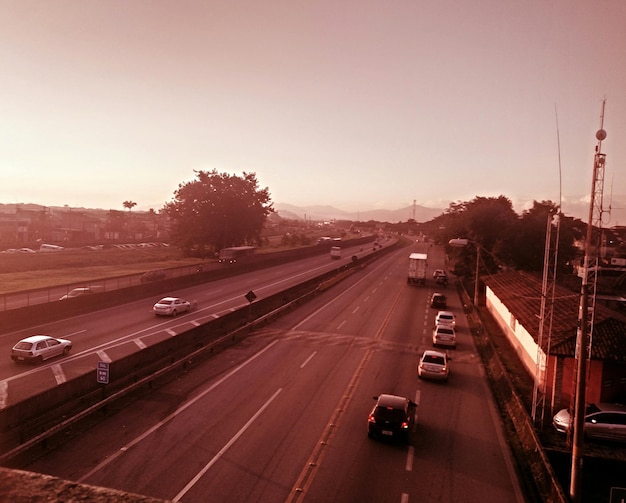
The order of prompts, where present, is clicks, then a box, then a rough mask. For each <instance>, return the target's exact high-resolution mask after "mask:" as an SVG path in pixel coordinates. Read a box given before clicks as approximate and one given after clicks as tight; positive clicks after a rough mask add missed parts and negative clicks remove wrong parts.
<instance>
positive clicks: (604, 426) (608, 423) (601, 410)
mask: <svg viewBox="0 0 626 503" xmlns="http://www.w3.org/2000/svg"><path fill="white" fill-rule="evenodd" d="M571 422H572V420H571V417H570V413H569V410H568V409H561V410H560V411H559V412H557V413H556V414H555V415H554V417H553V418H552V424H553V426H554V428H555V429H556V431H558V432H560V433H567V430H569V428H570V424H571ZM584 432H585V437H586V438H595V439H601V440H615V441H619V442H626V405H621V404H613V403H598V404H595V403H590V404H588V405H587V407H586V409H585V426H584Z"/></svg>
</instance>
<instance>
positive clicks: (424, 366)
mask: <svg viewBox="0 0 626 503" xmlns="http://www.w3.org/2000/svg"><path fill="white" fill-rule="evenodd" d="M448 360H449V358H448V354H447V353H443V352H441V351H433V350H432V349H427V350H426V351H424V353H423V354H422V357H421V358H420V361H419V363H418V365H417V377H419V378H420V379H435V380H439V381H444V382H448V376H449V375H450V367H449V362H448Z"/></svg>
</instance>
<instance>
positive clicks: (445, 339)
mask: <svg viewBox="0 0 626 503" xmlns="http://www.w3.org/2000/svg"><path fill="white" fill-rule="evenodd" d="M433 346H448V347H451V348H456V332H455V331H454V327H453V326H452V325H436V326H435V330H433Z"/></svg>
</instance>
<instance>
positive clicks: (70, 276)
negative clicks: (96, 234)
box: [0, 248, 200, 293]
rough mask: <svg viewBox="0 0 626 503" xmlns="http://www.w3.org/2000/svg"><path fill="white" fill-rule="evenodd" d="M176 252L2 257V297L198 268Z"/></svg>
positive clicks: (156, 250)
mask: <svg viewBox="0 0 626 503" xmlns="http://www.w3.org/2000/svg"><path fill="white" fill-rule="evenodd" d="M198 262H200V260H199V259H197V258H185V257H183V256H182V254H181V253H180V251H179V250H177V249H175V248H139V249H125V250H120V249H117V248H110V249H104V250H83V249H81V250H63V251H58V252H48V253H41V252H37V253H2V254H0V293H8V292H16V291H20V290H30V289H34V288H43V287H47V286H54V285H63V284H66V283H74V282H79V281H89V280H94V279H99V278H103V277H112V276H123V275H125V274H133V273H139V272H145V271H149V270H152V269H165V268H168V267H177V266H184V265H191V264H197V263H198Z"/></svg>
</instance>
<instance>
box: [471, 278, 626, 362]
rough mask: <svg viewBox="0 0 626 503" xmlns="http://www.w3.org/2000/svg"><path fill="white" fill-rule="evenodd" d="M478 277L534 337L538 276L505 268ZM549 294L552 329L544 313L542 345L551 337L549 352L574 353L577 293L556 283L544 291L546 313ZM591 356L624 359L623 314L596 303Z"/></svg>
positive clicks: (625, 331)
mask: <svg viewBox="0 0 626 503" xmlns="http://www.w3.org/2000/svg"><path fill="white" fill-rule="evenodd" d="M481 280H482V281H483V282H484V283H485V284H486V285H487V286H488V287H489V288H490V289H491V290H492V291H493V293H494V294H495V295H496V296H497V297H498V298H499V299H500V301H501V302H502V303H503V304H504V305H505V306H506V307H507V308H508V310H509V311H510V312H511V314H512V315H513V316H514V317H515V318H516V319H517V322H518V323H520V324H521V325H522V326H523V327H524V328H525V329H526V330H527V331H528V333H529V334H530V335H531V336H532V337H533V339H534V340H535V341H537V340H538V335H539V324H540V323H539V322H540V315H541V297H542V294H541V291H542V281H541V279H540V278H538V277H535V276H532V275H531V274H528V273H524V272H518V271H505V272H501V273H498V274H493V275H490V276H482V277H481ZM552 298H554V304H553V309H552V311H553V315H552V330H551V331H550V326H549V321H548V317H546V322H545V325H544V332H543V334H544V337H543V341H542V345H543V347H544V350H545V349H546V348H547V344H548V339H550V354H552V355H562V356H574V352H575V348H576V335H577V326H578V310H579V304H580V293H579V292H573V291H571V290H568V289H566V288H563V287H561V286H558V285H556V287H555V288H554V290H553V292H552V291H549V292H548V293H547V300H546V306H545V309H546V316H547V314H548V313H549V310H550V301H551V300H552ZM550 333H551V337H549V335H550ZM591 357H592V358H593V359H599V360H614V361H621V362H626V318H624V317H623V316H621V315H620V314H618V313H615V312H614V311H612V310H610V309H608V308H607V307H605V306H602V305H599V304H597V303H596V307H595V312H594V327H593V331H592V356H591Z"/></svg>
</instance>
